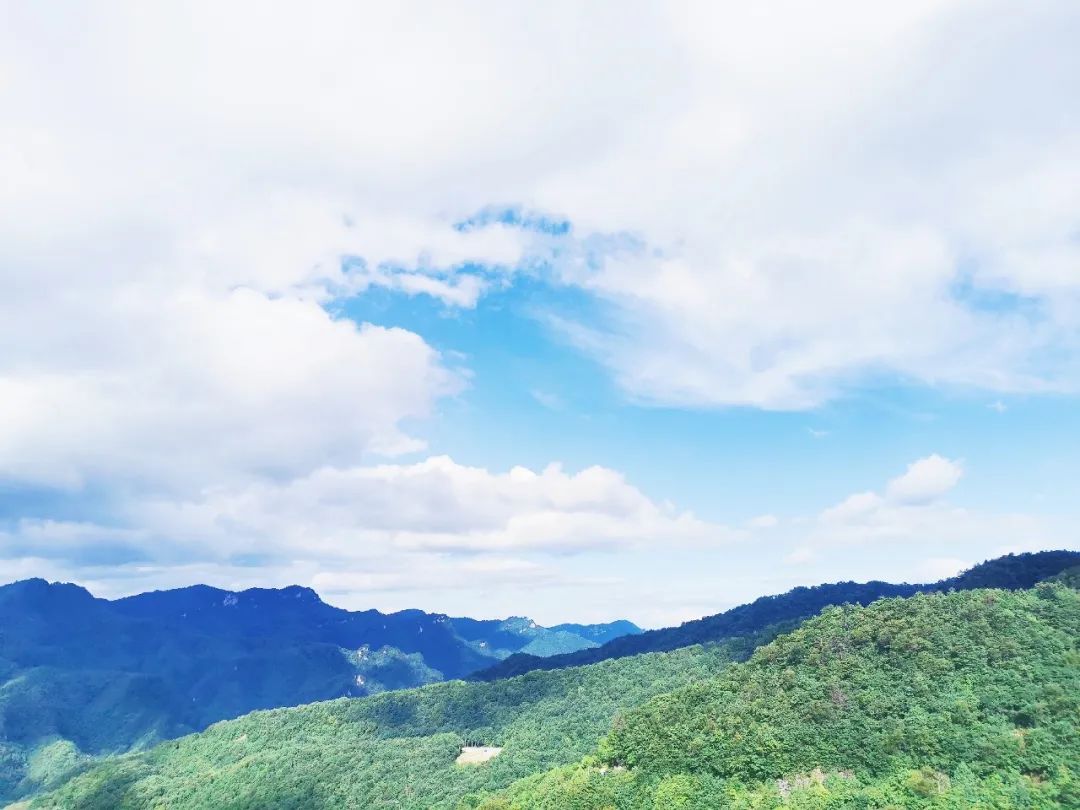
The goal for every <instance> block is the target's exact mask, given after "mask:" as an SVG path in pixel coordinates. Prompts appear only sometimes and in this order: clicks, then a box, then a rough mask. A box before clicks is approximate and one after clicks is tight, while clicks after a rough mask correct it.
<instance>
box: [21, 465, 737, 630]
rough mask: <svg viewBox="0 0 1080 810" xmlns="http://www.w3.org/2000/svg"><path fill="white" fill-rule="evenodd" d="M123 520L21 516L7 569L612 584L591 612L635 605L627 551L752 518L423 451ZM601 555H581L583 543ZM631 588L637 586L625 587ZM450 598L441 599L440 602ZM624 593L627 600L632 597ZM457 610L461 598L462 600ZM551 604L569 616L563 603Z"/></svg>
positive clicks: (407, 597) (556, 469)
mask: <svg viewBox="0 0 1080 810" xmlns="http://www.w3.org/2000/svg"><path fill="white" fill-rule="evenodd" d="M115 517H116V520H117V523H118V524H121V523H122V524H123V526H122V527H114V526H102V525H94V524H88V523H78V524H76V523H65V522H62V521H36V520H28V519H24V520H22V521H19V522H18V523H17V524H16V525H15V527H14V528H13V529H12V530H10V531H8V532H0V579H2V578H3V574H4V572H13V573H18V574H21V573H22V572H24V571H25V570H27V566H26V565H24V563H26V562H27V561H28V560H33V561H34V563H33V565H32V566H30V568H29V570H30V571H31V572H34V573H35V575H45V576H50V577H54V578H61V579H75V580H77V581H80V582H82V583H84V584H87V585H88V586H91V587H93V588H94V590H95V592H98V593H101V594H102V595H119V594H124V593H131V592H135V591H140V590H147V589H151V588H161V587H171V586H177V585H185V584H190V583H191V582H194V581H206V582H210V583H213V584H217V585H221V586H224V587H230V588H237V587H247V586H251V585H256V584H262V585H266V584H275V585H285V584H289V583H292V582H299V583H302V584H309V585H312V586H313V587H316V588H317V589H318V590H320V592H325V593H327V594H328V595H330V596H331V597H332V598H333V600H334V601H335V602H338V603H342V604H347V605H351V606H353V607H371V606H373V605H379V606H381V607H384V608H386V607H405V606H408V605H410V601H411V604H412V606H417V605H423V606H425V607H427V608H428V609H435V610H450V609H452V607H453V606H454V605H460V604H463V603H465V602H466V601H467V600H466V598H465V597H464V596H462V595H461V594H460V593H455V592H458V591H460V592H471V593H472V594H474V595H475V594H481V593H486V592H489V591H491V592H498V593H499V594H500V596H499V598H500V600H501V601H500V602H499V603H498V604H499V605H500V607H499V608H492V607H491V606H490V605H487V606H485V607H483V609H481V610H479V611H475V610H474V611H473V613H480V614H482V615H490V613H491V612H492V611H493V610H496V611H498V610H502V611H513V610H514V600H515V599H516V600H518V602H519V604H518V606H517V610H518V611H519V612H520V610H521V606H520V588H522V587H529V588H540V587H543V588H544V589H547V590H548V591H558V590H559V589H565V588H571V589H574V588H588V587H596V588H602V589H603V591H604V593H606V594H607V597H606V598H607V599H608V605H607V608H606V612H605V611H604V609H603V604H598V605H597V606H595V610H596V611H597V612H596V614H595V615H598V616H604V615H607V616H608V617H609V618H611V617H612V615H613V614H612V611H613V610H620V609H623V608H625V607H626V605H627V604H629V603H627V602H623V601H620V600H623V599H625V598H626V594H627V593H629V592H633V589H634V588H636V587H639V586H640V583H637V582H635V583H630V584H628V583H626V582H624V581H622V580H621V579H620V578H619V577H612V576H611V574H610V573H609V572H608V571H607V570H606V569H607V568H608V567H609V564H610V561H611V560H614V559H620V558H623V557H629V556H631V555H629V554H627V552H631V551H633V552H645V553H655V554H661V555H665V554H668V555H674V554H678V553H690V552H707V553H708V552H713V553H714V552H718V551H720V550H721V549H722V548H723V547H724V545H725V542H726V541H732V540H737V539H739V538H740V537H742V536H743V532H740V531H736V530H732V529H728V528H726V527H724V526H720V525H717V524H714V523H709V522H706V521H703V520H700V519H698V518H696V517H695V516H694V515H693V514H692V513H690V512H687V511H679V510H677V509H675V508H674V507H672V506H671V505H670V504H667V503H658V502H656V501H653V500H652V499H650V498H649V497H647V496H646V495H645V494H643V493H642V492H641V491H640V490H639V489H637V488H636V487H634V486H633V485H632V484H630V483H628V482H627V481H626V480H625V479H624V478H623V476H622V475H620V474H619V473H617V472H615V471H614V470H610V469H607V468H603V467H589V468H586V469H583V470H581V471H578V472H573V473H571V472H567V471H565V470H563V469H562V467H561V466H559V465H558V464H551V465H548V466H547V467H545V468H544V469H542V470H539V471H533V470H529V469H527V468H524V467H514V468H512V469H510V470H508V471H506V472H492V471H489V470H487V469H484V468H479V467H467V466H464V465H461V464H458V463H456V462H454V461H453V460H451V459H450V458H447V457H432V458H428V459H427V460H425V461H421V462H416V463H412V464H382V465H375V466H354V467H343V468H335V467H324V468H320V469H317V470H314V471H313V472H311V473H309V474H307V475H303V476H299V477H295V478H291V479H288V480H285V481H280V482H275V481H272V480H267V479H262V480H254V481H247V482H241V483H236V484H232V485H227V486H226V485H222V486H216V487H213V488H207V489H206V490H205V491H204V492H202V493H200V494H198V495H197V496H195V497H192V498H191V499H188V500H178V499H176V498H172V497H170V498H164V497H157V498H142V499H137V500H135V499H132V500H128V501H126V502H125V503H124V504H123V505H122V506H121V507H118V512H117V514H116V515H115ZM586 554H591V555H592V557H593V558H594V561H593V562H592V563H590V564H588V565H583V564H581V563H580V562H579V561H580V560H581V559H582V556H583V555H586ZM628 588H629V589H630V590H629V591H628V590H627V589H628ZM439 599H445V600H446V602H445V603H444V604H440V602H439ZM619 605H622V607H621V608H620V607H619ZM458 609H459V610H464V608H463V607H459V608H458ZM547 611H550V612H548V613H547V615H552V614H553V613H554V614H555V615H558V616H560V617H562V618H570V617H571V616H572V615H573V614H572V611H569V610H568V608H567V607H566V606H562V607H557V606H552V605H548V607H547Z"/></svg>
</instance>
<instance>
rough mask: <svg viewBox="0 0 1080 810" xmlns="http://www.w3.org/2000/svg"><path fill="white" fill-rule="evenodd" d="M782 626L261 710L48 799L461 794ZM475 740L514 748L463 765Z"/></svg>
mask: <svg viewBox="0 0 1080 810" xmlns="http://www.w3.org/2000/svg"><path fill="white" fill-rule="evenodd" d="M770 637H771V634H770V635H766V636H761V637H758V638H752V639H745V640H737V641H732V642H729V643H728V644H723V645H713V646H711V647H709V648H707V649H705V648H702V647H690V648H687V649H683V650H678V651H675V652H671V653H661V654H656V655H643V656H638V657H635V658H629V659H624V660H621V661H606V662H603V663H601V664H597V665H595V666H589V667H583V668H580V669H576V670H563V671H559V672H534V673H530V674H528V675H525V676H523V677H520V678H512V679H507V680H502V681H499V682H497V683H466V682H461V681H456V682H448V683H440V684H434V685H431V686H427V687H423V688H421V689H414V690H407V691H398V692H389V693H386V694H383V695H378V696H375V697H369V698H363V699H359V700H336V701H330V702H326V703H319V704H313V705H310V706H302V707H299V708H295V709H279V710H274V711H269V712H256V713H253V714H250V715H247V716H245V717H242V718H240V719H238V720H233V721H228V722H223V723H218V724H216V725H214V726H212V727H211V728H209V729H207V730H206V731H204V732H202V733H201V734H197V735H193V736H190V737H185V738H182V739H180V740H175V741H172V742H167V743H164V744H162V745H160V746H158V747H157V748H155V749H153V750H152V751H149V752H146V753H142V754H135V755H129V756H127V757H122V758H117V759H112V760H107V761H105V762H102V763H100V764H98V765H96V766H94V767H92V768H90V769H89V770H88V771H87V772H86V773H83V774H81V775H79V776H77V777H76V778H74V779H73V780H72V781H70V782H69V783H68V784H67V785H65V786H64V787H63V788H61V789H60V790H58V791H56V792H55V793H53V794H50V795H48V796H44V797H41V798H39V799H38V800H37V801H36V802H35V804H34V806H35V807H48V808H66V809H69V810H73V809H74V808H81V809H83V810H97V809H100V810H105V809H106V808H108V810H113V809H114V808H118V809H119V808H145V807H158V806H160V807H169V808H171V809H172V810H184V809H187V808H190V809H191V810H194V809H195V808H200V809H201V808H209V807H213V808H234V809H238V808H251V809H252V810H254V808H269V807H273V808H275V809H277V808H282V809H285V810H287V809H288V808H296V809H297V810H300V808H303V810H309V809H311V810H315V809H317V808H327V810H329V809H330V808H335V809H336V808H342V807H357V808H361V807H362V808H374V807H385V808H390V807H408V808H455V807H457V806H458V804H459V802H464V806H473V805H475V804H476V803H478V802H479V801H480V800H481V798H482V796H483V795H485V794H487V793H490V792H492V791H495V790H499V789H502V788H505V787H507V786H509V785H510V784H512V783H513V782H514V781H515V780H517V779H519V778H521V777H524V776H526V775H528V774H532V773H537V772H540V771H543V770H545V769H546V768H550V767H552V766H555V765H561V764H566V763H571V762H574V761H576V760H578V759H580V758H581V757H582V756H583V755H585V754H586V753H588V752H589V751H591V750H593V749H594V748H595V746H596V744H597V742H598V741H599V740H600V739H601V737H602V736H603V735H604V734H605V733H606V732H607V730H608V729H609V728H610V726H611V721H612V719H613V718H614V717H615V715H616V714H617V712H618V711H619V710H622V709H629V708H631V707H633V706H635V705H638V704H640V703H641V702H642V701H644V700H646V699H647V698H649V697H651V696H653V695H656V694H660V693H662V692H666V691H669V690H671V689H674V688H677V687H680V686H683V685H686V684H689V683H693V682H696V681H699V680H701V679H702V678H707V677H711V676H712V675H714V674H715V673H717V672H719V671H720V670H722V669H723V667H725V666H727V665H728V663H729V662H730V661H732V660H735V659H743V658H745V657H746V656H747V655H749V652H750V651H751V650H752V649H753V648H754V647H755V646H756V645H757V644H758V643H759V642H761V641H765V640H767V639H768V638H770ZM466 741H471V742H473V743H480V744H486V745H493V746H499V747H502V748H503V751H502V753H501V754H499V755H498V756H497V757H496V758H494V759H492V760H491V761H490V762H487V763H485V764H483V765H481V766H459V765H455V759H456V758H457V756H458V754H459V753H460V751H461V747H462V745H463V744H464V743H465V742H466Z"/></svg>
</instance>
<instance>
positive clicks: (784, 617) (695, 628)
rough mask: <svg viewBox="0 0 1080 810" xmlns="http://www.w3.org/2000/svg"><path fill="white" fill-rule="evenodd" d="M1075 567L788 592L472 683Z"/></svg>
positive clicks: (525, 662)
mask: <svg viewBox="0 0 1080 810" xmlns="http://www.w3.org/2000/svg"><path fill="white" fill-rule="evenodd" d="M1078 564H1080V552H1076V551H1040V552H1036V553H1030V554H1009V555H1006V556H1004V557H998V558H997V559H994V560H989V561H987V562H984V563H982V564H980V565H976V566H975V567H973V568H971V569H970V570H968V571H965V572H964V573H962V574H960V575H958V576H955V577H951V578H949V579H945V580H941V581H940V582H934V583H931V584H927V585H908V584H898V585H894V584H890V583H888V582H867V583H856V582H838V583H835V584H830V585H818V586H816V587H812V588H794V589H793V590H790V591H788V592H787V593H784V594H780V595H779V596H763V597H761V598H760V599H757V600H755V601H754V602H751V603H750V604H748V605H740V606H739V607H736V608H732V609H731V610H728V611H726V612H724V613H720V614H717V615H715V616H706V617H705V618H703V619H696V620H694V621H690V622H685V623H684V624H682V625H680V626H679V627H665V628H663V629H660V630H650V631H647V632H645V633H641V634H640V635H634V636H626V637H623V638H616V639H614V640H612V641H609V642H607V643H605V644H602V645H601V646H600V647H596V648H593V649H586V650H581V651H579V652H574V653H570V654H565V655H554V656H550V657H546V658H541V657H537V656H532V655H526V654H517V655H512V656H510V657H509V658H506V659H505V660H504V661H502V662H500V663H498V664H495V665H493V666H491V667H489V668H488V669H484V670H480V671H479V672H476V673H475V674H474V675H473V676H472V677H474V678H477V679H480V680H495V679H496V678H508V677H512V676H514V675H521V674H523V673H525V672H530V671H532V670H535V669H560V668H562V667H575V666H581V665H583V664H595V663H596V662H597V661H606V660H608V659H610V658H623V657H625V656H628V655H638V654H640V653H643V652H661V651H664V650H675V649H678V648H679V647H686V646H688V645H690V644H707V643H709V642H711V641H719V640H720V639H724V638H730V637H732V636H738V635H743V634H746V633H755V632H757V631H759V630H761V629H762V628H764V627H768V626H769V625H773V624H776V623H777V622H787V621H795V620H798V619H805V618H807V617H809V616H814V615H816V614H817V613H818V612H820V611H821V610H822V609H823V608H825V607H828V606H830V605H845V604H852V605H868V604H870V603H871V602H874V601H875V600H877V599H881V598H882V597H887V596H911V595H913V594H915V593H937V592H946V591H950V590H966V589H970V588H1009V589H1018V588H1030V587H1032V586H1033V585H1035V583H1037V582H1041V581H1043V580H1044V579H1047V578H1049V577H1052V576H1054V575H1055V574H1057V573H1058V572H1060V571H1062V570H1064V569H1066V568H1068V567H1070V566H1074V565H1078Z"/></svg>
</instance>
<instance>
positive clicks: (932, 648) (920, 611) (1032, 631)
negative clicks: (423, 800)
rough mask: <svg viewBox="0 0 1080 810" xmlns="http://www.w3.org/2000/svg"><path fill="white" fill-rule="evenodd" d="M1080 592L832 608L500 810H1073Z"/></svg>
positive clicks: (622, 729)
mask: <svg viewBox="0 0 1080 810" xmlns="http://www.w3.org/2000/svg"><path fill="white" fill-rule="evenodd" d="M1078 642H1080V593H1078V592H1077V591H1076V590H1075V589H1072V588H1068V587H1066V586H1064V585H1059V584H1045V585H1040V586H1038V587H1037V588H1036V589H1034V590H1031V591H1022V592H1013V593H1010V592H1006V591H1000V590H991V591H985V590H977V591H968V592H956V593H950V594H935V595H917V596H914V597H912V598H908V599H889V600H885V601H882V602H878V603H875V604H874V605H871V606H870V607H866V608H862V607H851V606H849V607H844V608H830V609H829V610H826V611H825V612H824V613H823V614H822V615H821V616H820V617H818V618H815V619H811V620H809V621H807V622H806V623H805V624H804V625H803V626H802V627H800V628H799V629H798V630H796V631H794V632H792V633H790V634H788V635H785V636H781V637H780V638H778V639H777V640H776V641H774V642H773V643H771V644H769V645H767V646H765V647H762V648H761V649H759V650H758V651H757V652H756V653H755V654H754V655H753V656H752V658H751V659H750V661H749V662H747V663H745V664H738V665H734V666H732V667H730V668H728V669H727V670H726V671H725V672H724V673H722V674H721V675H720V676H719V677H717V678H715V679H711V680H707V681H704V682H701V683H698V684H694V685H691V686H689V687H686V688H684V689H681V690H677V691H675V692H673V693H670V694H667V695H663V696H659V697H656V698H654V699H652V700H650V701H648V702H647V703H645V704H644V705H643V706H641V707H639V708H637V709H635V710H633V711H630V712H628V713H627V714H625V715H623V716H622V717H620V718H619V720H618V721H616V723H615V726H614V729H613V731H612V733H611V734H610V735H609V737H608V738H607V739H606V740H605V742H604V743H603V744H602V745H601V746H600V749H599V752H598V756H597V757H594V758H590V759H587V760H585V761H584V762H582V763H580V764H579V765H577V766H573V767H569V768H563V769H559V770H556V771H552V772H549V773H546V774H542V775H537V776H534V777H532V778H530V779H527V780H525V781H523V782H522V783H519V784H517V785H515V786H514V787H512V788H511V789H510V790H509V791H507V792H506V793H505V794H504V795H503V796H502V797H497V798H493V799H491V800H489V801H487V802H485V803H484V804H483V805H482V806H483V807H484V808H485V809H486V810H496V809H497V808H502V809H504V810H505V809H506V808H516V809H518V810H528V809H529V808H549V807H552V808H553V807H559V808H563V807H566V808H580V809H581V810H585V809H586V808H601V807H616V808H653V807H682V808H706V807H716V806H718V804H721V803H722V806H724V807H732V808H751V807H753V808H773V807H777V808H778V807H789V806H790V807H806V808H810V807H813V808H832V807H836V808H840V807H844V808H854V807H894V808H901V807H904V808H907V807H911V808H916V807H950V808H961V807H974V806H980V807H988V808H989V807H1001V808H1006V807H1008V808H1022V807H1033V808H1034V807H1038V808H1044V807H1045V808H1069V807H1077V806H1080V781H1078V780H1080V771H1078V770H1077V766H1078V764H1080V648H1078Z"/></svg>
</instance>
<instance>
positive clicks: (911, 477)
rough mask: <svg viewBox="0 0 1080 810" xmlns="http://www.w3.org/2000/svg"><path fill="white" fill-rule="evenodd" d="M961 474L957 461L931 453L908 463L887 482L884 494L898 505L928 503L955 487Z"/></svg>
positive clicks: (962, 472) (962, 471) (961, 470)
mask: <svg viewBox="0 0 1080 810" xmlns="http://www.w3.org/2000/svg"><path fill="white" fill-rule="evenodd" d="M963 474H964V470H963V467H961V465H960V463H959V462H957V461H951V460H949V459H947V458H943V457H942V456H939V455H938V454H937V453H934V454H933V455H930V456H927V457H926V458H921V459H919V460H918V461H913V462H912V463H911V464H909V465H908V468H907V471H906V472H905V473H904V474H903V475H901V476H898V477H896V478H894V479H892V480H891V481H890V482H889V485H888V486H887V487H886V488H885V496H886V497H887V498H888V499H889V500H890V501H891V502H893V503H899V504H922V503H929V502H930V501H933V500H936V499H937V498H940V497H941V496H942V495H944V494H945V493H947V492H948V491H949V490H951V489H952V488H953V487H955V486H956V485H957V484H958V483H959V482H960V477H961V476H962V475H963Z"/></svg>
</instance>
